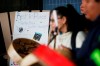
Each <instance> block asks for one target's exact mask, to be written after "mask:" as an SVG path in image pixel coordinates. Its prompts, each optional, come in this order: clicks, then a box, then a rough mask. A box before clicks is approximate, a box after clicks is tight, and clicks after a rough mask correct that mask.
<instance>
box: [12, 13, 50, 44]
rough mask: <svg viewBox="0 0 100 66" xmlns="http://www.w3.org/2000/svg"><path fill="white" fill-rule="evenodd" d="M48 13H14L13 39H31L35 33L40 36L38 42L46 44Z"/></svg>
mask: <svg viewBox="0 0 100 66" xmlns="http://www.w3.org/2000/svg"><path fill="white" fill-rule="evenodd" d="M48 26H49V12H16V16H15V24H14V32H13V38H14V39H15V38H29V39H33V37H34V34H35V32H36V33H40V34H42V36H41V38H40V40H39V42H40V43H44V44H47V42H48Z"/></svg>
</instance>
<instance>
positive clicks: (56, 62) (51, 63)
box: [32, 45, 76, 66]
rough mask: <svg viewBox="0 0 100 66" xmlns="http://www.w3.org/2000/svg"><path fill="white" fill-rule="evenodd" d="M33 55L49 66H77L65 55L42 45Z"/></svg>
mask: <svg viewBox="0 0 100 66" xmlns="http://www.w3.org/2000/svg"><path fill="white" fill-rule="evenodd" d="M32 53H33V54H35V55H36V56H37V57H38V58H39V59H40V60H41V61H43V62H44V63H45V64H47V65H48V66H76V65H75V64H74V63H73V62H72V61H70V60H69V59H67V58H65V57H64V56H63V55H61V54H59V53H57V52H56V51H54V50H52V49H50V48H48V47H46V46H44V45H40V46H39V47H38V48H37V49H36V50H35V51H33V52H32Z"/></svg>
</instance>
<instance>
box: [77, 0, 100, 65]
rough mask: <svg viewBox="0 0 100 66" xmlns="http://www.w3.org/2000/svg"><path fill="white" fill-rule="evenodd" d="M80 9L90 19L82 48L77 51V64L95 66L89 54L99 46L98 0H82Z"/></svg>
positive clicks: (99, 14) (99, 6)
mask: <svg viewBox="0 0 100 66" xmlns="http://www.w3.org/2000/svg"><path fill="white" fill-rule="evenodd" d="M81 10H82V11H81V12H82V13H83V14H84V15H85V17H86V18H87V19H89V20H91V24H90V27H89V31H88V34H87V37H86V39H85V41H84V43H83V45H82V48H81V49H80V50H79V52H78V53H77V59H76V60H77V65H78V66H96V64H95V63H94V62H93V60H92V59H91V57H90V56H91V53H92V52H93V51H94V50H95V49H96V48H97V47H98V46H100V45H99V44H100V0H82V4H81ZM99 57H100V56H99ZM95 60H96V59H95Z"/></svg>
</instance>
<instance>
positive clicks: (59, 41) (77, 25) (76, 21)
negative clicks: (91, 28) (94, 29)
mask: <svg viewBox="0 0 100 66" xmlns="http://www.w3.org/2000/svg"><path fill="white" fill-rule="evenodd" d="M53 10H56V12H57V18H58V33H57V34H58V35H57V36H56V37H54V38H52V37H53V36H54V31H55V20H54V15H53V14H52V12H53ZM53 10H51V12H50V14H51V15H50V30H49V47H50V48H53V49H59V48H60V47H61V46H64V47H67V48H69V49H72V46H71V37H72V33H74V32H76V31H77V32H78V33H77V36H76V48H80V47H81V45H82V43H83V41H84V39H85V35H86V34H85V32H84V31H83V30H84V27H85V26H84V24H81V22H82V21H81V17H80V15H79V14H78V13H77V12H76V10H75V9H74V8H73V6H72V5H67V7H64V6H60V7H57V8H55V9H53ZM52 39H53V40H52Z"/></svg>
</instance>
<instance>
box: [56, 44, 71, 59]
mask: <svg viewBox="0 0 100 66" xmlns="http://www.w3.org/2000/svg"><path fill="white" fill-rule="evenodd" d="M56 50H57V51H58V52H59V53H61V54H62V55H64V56H65V57H67V58H69V59H72V52H71V50H70V49H69V48H67V47H65V46H63V45H61V46H59V48H58V49H56Z"/></svg>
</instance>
